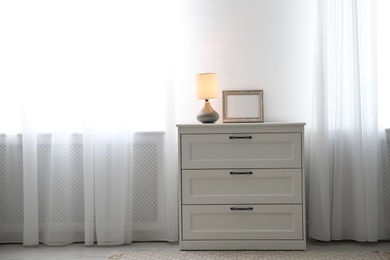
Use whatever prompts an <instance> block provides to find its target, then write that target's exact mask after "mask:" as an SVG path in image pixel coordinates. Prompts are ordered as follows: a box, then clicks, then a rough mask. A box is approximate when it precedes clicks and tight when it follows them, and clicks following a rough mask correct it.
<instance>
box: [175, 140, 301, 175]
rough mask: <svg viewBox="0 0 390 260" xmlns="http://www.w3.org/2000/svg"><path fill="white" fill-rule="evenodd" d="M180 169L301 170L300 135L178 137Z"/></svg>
mask: <svg viewBox="0 0 390 260" xmlns="http://www.w3.org/2000/svg"><path fill="white" fill-rule="evenodd" d="M181 144H182V145H181V149H182V151H181V156H182V158H181V163H182V165H181V166H182V168H183V169H212V168H214V169H215V168H301V164H302V163H301V157H302V155H301V149H302V148H301V133H275V134H193V135H182V136H181Z"/></svg>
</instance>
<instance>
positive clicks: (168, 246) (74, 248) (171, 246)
mask: <svg viewBox="0 0 390 260" xmlns="http://www.w3.org/2000/svg"><path fill="white" fill-rule="evenodd" d="M114 250H117V251H129V250H179V246H178V244H177V243H168V242H134V243H132V244H127V245H121V246H97V245H94V246H85V245H84V244H82V243H78V244H71V245H66V246H46V245H39V246H32V247H25V246H23V245H20V244H0V260H25V259H28V260H38V259H39V260H48V259H53V260H54V259H55V260H65V259H84V260H87V259H90V260H91V259H94V260H104V259H106V257H107V256H108V255H109V254H110V253H111V252H112V251H114ZM307 250H311V251H315V250H317V251H322V250H326V251H390V241H389V242H377V243H359V242H348V241H342V242H319V241H314V240H308V242H307Z"/></svg>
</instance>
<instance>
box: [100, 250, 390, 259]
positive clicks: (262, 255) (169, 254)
mask: <svg viewBox="0 0 390 260" xmlns="http://www.w3.org/2000/svg"><path fill="white" fill-rule="evenodd" d="M113 259H120V260H132V259H137V260H177V259H180V260H182V259H184V260H205V259H207V260H233V259H234V260H241V259H249V260H257V259H260V260H261V259H266V260H309V259H310V260H312V259H314V260H317V259H318V260H388V259H390V253H381V252H366V251H364V252H325V251H129V252H118V251H114V252H112V253H111V254H110V255H109V256H108V258H107V260H113Z"/></svg>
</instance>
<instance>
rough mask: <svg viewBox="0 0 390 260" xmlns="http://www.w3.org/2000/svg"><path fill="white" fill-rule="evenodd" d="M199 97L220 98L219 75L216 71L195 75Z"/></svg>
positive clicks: (197, 95) (197, 96)
mask: <svg viewBox="0 0 390 260" xmlns="http://www.w3.org/2000/svg"><path fill="white" fill-rule="evenodd" d="M195 87H196V98H197V99H213V98H218V76H217V74H216V73H202V74H197V75H195Z"/></svg>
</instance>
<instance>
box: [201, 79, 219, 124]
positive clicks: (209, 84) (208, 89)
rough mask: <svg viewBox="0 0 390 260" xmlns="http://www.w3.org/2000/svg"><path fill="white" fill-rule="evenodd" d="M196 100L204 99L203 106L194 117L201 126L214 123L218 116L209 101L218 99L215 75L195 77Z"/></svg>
mask: <svg viewBox="0 0 390 260" xmlns="http://www.w3.org/2000/svg"><path fill="white" fill-rule="evenodd" d="M195 86H196V98H197V99H204V100H205V104H204V107H203V108H202V110H201V111H200V112H199V114H198V116H197V117H196V118H197V119H198V121H199V122H201V123H203V124H212V123H215V122H216V121H217V120H218V118H219V115H218V113H217V112H216V111H215V110H214V109H213V108H212V107H211V105H210V102H209V99H216V98H218V77H217V74H215V73H202V74H197V75H195Z"/></svg>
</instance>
